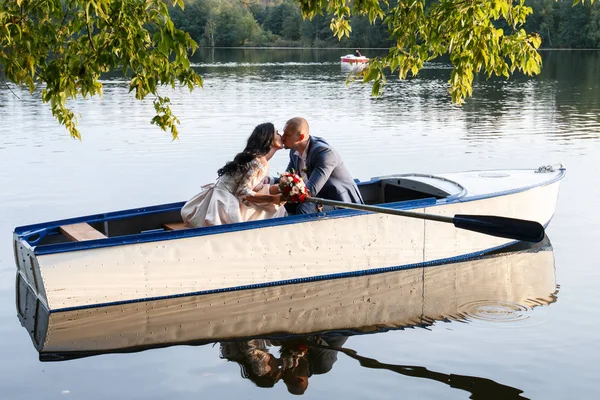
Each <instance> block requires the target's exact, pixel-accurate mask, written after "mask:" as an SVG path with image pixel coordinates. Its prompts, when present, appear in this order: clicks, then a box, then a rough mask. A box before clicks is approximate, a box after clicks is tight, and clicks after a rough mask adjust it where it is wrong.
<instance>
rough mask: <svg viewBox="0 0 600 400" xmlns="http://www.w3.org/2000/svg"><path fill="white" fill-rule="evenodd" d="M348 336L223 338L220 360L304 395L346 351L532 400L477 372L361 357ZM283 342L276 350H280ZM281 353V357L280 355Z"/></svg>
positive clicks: (368, 361)
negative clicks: (315, 377) (445, 370)
mask: <svg viewBox="0 0 600 400" xmlns="http://www.w3.org/2000/svg"><path fill="white" fill-rule="evenodd" d="M346 340H348V336H318V335H314V336H305V337H300V338H295V339H291V340H267V339H252V340H246V341H240V342H221V358H224V359H227V360H229V361H235V362H237V363H238V364H239V365H240V368H241V373H242V377H243V378H245V379H249V380H251V381H252V382H254V384H256V386H258V387H264V388H271V387H274V386H275V384H277V383H278V382H279V381H283V382H284V384H285V385H286V387H287V390H288V392H290V393H291V394H296V395H302V394H304V393H305V392H306V390H307V388H308V380H309V378H310V377H311V376H313V375H318V374H325V373H327V372H329V371H331V369H332V367H333V364H335V362H336V361H337V359H338V353H343V354H344V355H345V356H348V357H349V358H351V359H354V360H356V361H358V362H359V363H360V366H361V367H363V368H368V369H382V370H387V371H391V372H395V373H398V374H400V375H404V376H410V377H413V378H422V379H423V378H424V379H429V380H433V381H437V382H439V383H443V384H445V385H447V386H449V387H451V388H454V389H460V390H464V391H466V392H469V393H471V395H470V396H469V398H470V399H476V400H477V399H479V400H484V399H485V400H500V399H505V400H506V399H527V397H524V396H522V393H523V391H522V390H520V389H517V388H515V387H512V386H507V385H503V384H501V383H498V382H496V381H493V380H491V379H487V378H481V377H477V376H469V375H458V374H447V373H442V372H437V371H432V370H429V369H427V368H425V367H422V366H415V365H397V364H387V363H383V362H380V361H378V360H375V359H373V358H368V357H365V356H361V355H359V354H358V353H357V352H356V351H354V350H352V349H348V348H345V347H343V345H344V343H345V342H346ZM278 346H279V350H278V351H277V350H276V349H275V348H276V347H278ZM276 354H277V355H279V357H277V356H276Z"/></svg>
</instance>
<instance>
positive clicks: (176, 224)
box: [163, 222, 187, 231]
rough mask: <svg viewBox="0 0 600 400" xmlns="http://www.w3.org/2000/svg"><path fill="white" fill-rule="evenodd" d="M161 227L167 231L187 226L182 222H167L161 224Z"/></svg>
mask: <svg viewBox="0 0 600 400" xmlns="http://www.w3.org/2000/svg"><path fill="white" fill-rule="evenodd" d="M163 227H164V228H165V230H167V231H178V230H180V229H187V226H185V224H184V223H183V222H171V223H169V224H163Z"/></svg>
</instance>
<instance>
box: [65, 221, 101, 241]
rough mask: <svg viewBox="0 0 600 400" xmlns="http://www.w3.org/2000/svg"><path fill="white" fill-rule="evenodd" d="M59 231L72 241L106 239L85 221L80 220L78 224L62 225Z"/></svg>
mask: <svg viewBox="0 0 600 400" xmlns="http://www.w3.org/2000/svg"><path fill="white" fill-rule="evenodd" d="M60 231H61V232H62V233H63V235H65V236H66V237H67V238H69V240H72V241H74V242H83V241H85V240H95V239H106V236H104V235H103V234H102V232H100V231H98V230H96V229H94V228H92V226H91V225H90V224H88V223H87V222H80V223H78V224H72V225H63V226H61V227H60Z"/></svg>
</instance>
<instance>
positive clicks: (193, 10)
mask: <svg viewBox="0 0 600 400" xmlns="http://www.w3.org/2000/svg"><path fill="white" fill-rule="evenodd" d="M184 3H185V9H184V10H181V9H180V8H178V7H174V8H171V9H170V13H171V18H172V20H173V22H174V23H175V26H177V27H178V28H180V29H183V30H185V31H187V32H188V33H189V34H190V35H191V36H192V38H193V39H194V40H195V41H196V42H197V43H198V45H200V46H202V47H238V46H266V47H269V46H273V47H356V48H367V47H383V48H389V47H390V46H392V42H391V41H390V39H389V35H388V33H387V29H386V26H385V25H384V24H383V23H382V22H381V21H377V23H375V24H373V25H372V24H370V23H369V20H368V18H367V17H363V16H358V17H356V16H355V17H352V19H351V26H352V33H351V35H350V37H349V38H346V37H344V38H342V40H338V39H337V37H334V36H333V34H332V33H331V30H330V28H329V22H330V21H331V16H329V15H317V16H316V17H315V18H313V19H312V20H310V21H309V20H303V19H302V15H301V13H300V9H299V7H298V6H297V4H296V3H295V2H294V1H293V0H248V1H241V0H185V1H184ZM525 3H526V4H527V5H528V6H530V7H532V8H533V14H532V15H530V16H529V18H528V20H527V24H526V25H525V29H526V30H527V31H528V32H537V33H538V34H539V35H540V36H541V38H542V46H541V47H542V48H591V49H598V48H600V4H599V3H600V2H594V4H590V3H589V2H585V4H583V5H582V4H578V5H576V6H573V5H572V4H573V3H572V2H571V1H566V0H559V1H554V0H526V1H525ZM500 25H501V23H499V26H500Z"/></svg>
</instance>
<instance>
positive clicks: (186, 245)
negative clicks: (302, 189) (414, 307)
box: [13, 166, 566, 312]
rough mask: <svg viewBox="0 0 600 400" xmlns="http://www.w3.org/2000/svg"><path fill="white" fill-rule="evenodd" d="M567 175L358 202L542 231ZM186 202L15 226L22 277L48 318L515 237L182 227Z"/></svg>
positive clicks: (270, 226) (397, 190)
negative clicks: (522, 223)
mask: <svg viewBox="0 0 600 400" xmlns="http://www.w3.org/2000/svg"><path fill="white" fill-rule="evenodd" d="M565 172H566V170H565V168H564V167H562V166H560V167H540V168H538V169H530V170H526V169H524V170H495V171H470V172H459V173H448V174H440V175H425V174H403V175H390V176H385V177H378V178H373V179H371V180H369V181H365V182H359V183H358V186H359V188H360V190H361V192H362V195H363V198H364V199H365V202H366V203H368V204H375V205H378V206H381V207H385V208H388V209H394V210H405V211H413V212H420V213H427V214H432V215H440V216H449V217H452V216H453V215H456V214H478V215H494V216H503V217H509V218H519V219H524V220H531V221H536V222H538V223H540V224H542V225H544V226H547V225H548V224H549V222H550V220H551V219H552V216H553V215H554V211H555V207H556V201H557V197H558V192H559V184H560V180H561V179H562V178H563V177H564V175H565ZM182 205H183V202H180V203H173V204H165V205H159V206H152V207H145V208H138V209H133V210H125V211H118V212H112V213H106V214H96V215H90V216H85V217H79V218H72V219H68V220H62V221H54V222H46V223H41V224H35V225H29V226H22V227H18V228H16V229H15V231H14V242H13V243H14V253H15V259H16V263H17V267H18V271H19V273H20V274H21V276H22V277H23V280H24V281H25V282H27V284H28V285H29V286H30V287H31V288H32V290H33V291H34V293H36V295H37V296H38V297H39V298H40V301H41V302H42V303H43V304H44V306H45V307H46V308H48V310H50V311H51V312H52V311H58V310H61V311H65V310H68V309H78V308H86V307H95V306H99V305H107V304H118V303H127V302H139V301H146V300H150V299H161V298H168V297H177V296H184V295H202V294H210V293H216V292H223V291H235V290H244V289H250V288H257V287H265V286H277V285H284V284H290V283H298V282H305V281H317V280H327V279H334V278H341V277H347V276H355V275H366V274H373V273H379V272H387V271H393V270H399V269H406V268H412V267H415V266H427V265H434V264H439V263H446V262H449V261H452V260H463V259H467V258H471V257H476V256H479V255H482V254H485V253H488V252H491V251H494V250H496V249H499V248H502V247H505V246H508V245H510V244H512V243H514V242H515V240H514V239H507V238H502V237H496V236H491V235H487V234H483V233H478V232H473V231H468V230H463V229H457V228H456V227H454V226H453V225H452V224H447V223H440V222H437V221H430V220H423V219H418V218H411V217H402V216H395V215H387V214H383V213H372V212H365V211H357V210H348V209H338V210H334V211H331V212H326V213H318V214H311V215H297V216H289V217H285V218H277V219H270V220H262V221H252V222H246V223H240V224H231V225H222V226H214V227H206V228H194V229H180V228H181V225H182V224H181V216H180V209H181V207H182Z"/></svg>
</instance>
